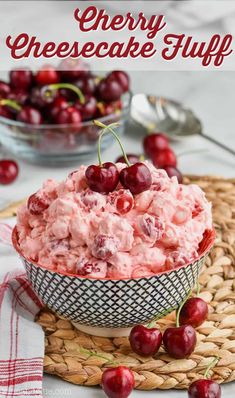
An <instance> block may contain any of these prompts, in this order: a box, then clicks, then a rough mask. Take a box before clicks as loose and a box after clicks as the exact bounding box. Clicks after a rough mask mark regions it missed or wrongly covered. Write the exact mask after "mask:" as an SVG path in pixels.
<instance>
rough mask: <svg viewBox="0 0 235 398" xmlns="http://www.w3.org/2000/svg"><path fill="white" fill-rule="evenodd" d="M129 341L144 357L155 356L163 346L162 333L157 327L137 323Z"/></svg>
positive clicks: (133, 348)
mask: <svg viewBox="0 0 235 398" xmlns="http://www.w3.org/2000/svg"><path fill="white" fill-rule="evenodd" d="M129 341H130V345H131V348H132V350H133V351H134V352H135V353H136V354H138V355H141V356H143V357H148V356H153V355H155V354H156V353H157V352H158V350H159V348H160V346H161V343H162V333H161V332H160V330H158V329H157V328H148V327H145V326H143V325H137V326H134V327H133V328H132V330H131V333H130V336H129Z"/></svg>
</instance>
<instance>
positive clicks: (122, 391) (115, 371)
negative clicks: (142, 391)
mask: <svg viewBox="0 0 235 398" xmlns="http://www.w3.org/2000/svg"><path fill="white" fill-rule="evenodd" d="M134 386H135V379H134V375H133V372H132V371H131V369H129V368H127V367H126V366H118V367H117V368H109V369H106V370H105V371H104V372H103V375H102V380H101V387H102V389H103V390H104V392H105V394H106V395H107V397H108V398H127V397H129V395H130V394H131V392H132V390H133V388H134Z"/></svg>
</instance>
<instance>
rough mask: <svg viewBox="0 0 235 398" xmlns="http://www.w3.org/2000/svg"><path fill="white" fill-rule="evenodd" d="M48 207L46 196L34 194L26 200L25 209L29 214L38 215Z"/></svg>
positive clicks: (48, 202) (38, 193)
mask: <svg viewBox="0 0 235 398" xmlns="http://www.w3.org/2000/svg"><path fill="white" fill-rule="evenodd" d="M49 205H50V201H49V199H48V198H47V197H46V196H43V195H42V194H40V192H35V193H34V194H33V195H31V196H30V197H29V198H28V202H27V207H28V210H29V212H30V213H31V214H33V215H39V214H41V213H42V212H43V211H44V210H46V209H47V208H48V207H49Z"/></svg>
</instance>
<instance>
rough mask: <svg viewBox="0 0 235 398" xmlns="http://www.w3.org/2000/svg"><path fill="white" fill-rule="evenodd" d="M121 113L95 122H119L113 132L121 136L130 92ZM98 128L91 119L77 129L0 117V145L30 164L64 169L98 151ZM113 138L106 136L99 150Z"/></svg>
mask: <svg viewBox="0 0 235 398" xmlns="http://www.w3.org/2000/svg"><path fill="white" fill-rule="evenodd" d="M121 100H122V105H123V107H122V110H121V111H120V112H119V113H113V114H110V115H107V116H104V117H102V118H97V120H99V121H101V122H102V123H104V124H106V125H108V124H110V123H114V122H118V123H120V125H119V126H118V127H117V128H116V129H115V131H116V133H117V134H118V135H119V136H120V135H121V134H122V133H123V131H124V129H125V125H126V122H127V120H128V116H129V112H130V103H131V93H130V92H128V93H125V94H124V95H123V96H122V98H121ZM99 133H100V127H97V126H95V125H94V123H93V120H89V121H85V122H82V123H81V124H80V125H79V127H74V126H71V125H58V124H57V125H53V124H47V125H40V126H34V125H29V124H25V123H22V122H17V121H15V120H10V119H7V118H4V117H0V143H1V144H2V145H3V147H5V148H6V149H7V150H8V151H10V152H11V153H13V154H14V155H15V156H17V157H19V158H21V159H24V160H26V161H28V162H30V163H36V164H42V165H46V166H47V165H51V166H54V165H56V166H63V165H65V166H66V165H69V164H72V163H75V162H76V163H81V162H83V161H84V160H86V159H89V158H90V157H91V156H92V155H93V154H94V153H95V152H96V151H97V143H98V137H99ZM114 140H115V138H114V137H113V136H112V134H105V135H104V137H103V139H102V149H103V150H104V149H106V148H107V147H108V146H110V145H111V144H112V142H113V141H114Z"/></svg>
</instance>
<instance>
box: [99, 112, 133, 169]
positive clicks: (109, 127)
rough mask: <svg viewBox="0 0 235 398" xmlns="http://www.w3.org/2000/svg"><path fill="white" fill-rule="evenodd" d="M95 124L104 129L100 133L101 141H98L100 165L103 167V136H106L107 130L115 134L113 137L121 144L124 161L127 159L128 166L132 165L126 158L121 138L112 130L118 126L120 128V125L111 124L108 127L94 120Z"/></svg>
mask: <svg viewBox="0 0 235 398" xmlns="http://www.w3.org/2000/svg"><path fill="white" fill-rule="evenodd" d="M93 123H94V124H95V125H96V126H99V127H102V129H103V131H102V132H101V133H100V135H99V141H98V160H99V165H100V166H101V167H102V160H101V140H102V137H103V135H104V134H106V132H107V130H109V131H110V133H112V134H113V136H114V137H115V138H116V140H117V142H118V143H119V145H120V148H121V151H122V154H123V157H124V159H125V162H126V164H127V166H130V165H131V163H130V162H129V160H128V158H127V156H126V152H125V150H124V147H123V145H122V143H121V140H120V138H119V137H118V135H117V134H116V133H115V131H114V130H113V129H112V127H117V126H119V123H111V124H109V125H108V126H106V125H105V124H103V123H102V122H100V121H99V120H94V121H93Z"/></svg>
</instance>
